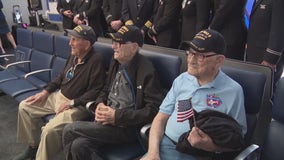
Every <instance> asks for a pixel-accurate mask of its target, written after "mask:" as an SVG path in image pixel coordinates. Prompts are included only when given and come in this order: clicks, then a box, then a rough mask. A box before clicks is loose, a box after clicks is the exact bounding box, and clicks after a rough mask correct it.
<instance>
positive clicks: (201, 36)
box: [181, 29, 226, 55]
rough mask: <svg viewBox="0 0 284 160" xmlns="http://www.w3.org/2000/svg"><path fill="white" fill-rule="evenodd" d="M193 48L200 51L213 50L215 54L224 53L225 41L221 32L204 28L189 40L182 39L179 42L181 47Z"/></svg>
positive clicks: (185, 48)
mask: <svg viewBox="0 0 284 160" xmlns="http://www.w3.org/2000/svg"><path fill="white" fill-rule="evenodd" d="M190 48H191V49H193V50H195V51H197V52H200V53H206V52H215V53H216V54H223V55H224V54H225V52H226V42H225V39H224V37H223V36H222V34H221V33H219V32H217V31H215V30H212V29H206V30H202V31H200V32H199V33H197V34H196V35H195V37H194V38H193V39H192V40H191V41H184V42H182V44H181V49H184V50H188V49H190Z"/></svg>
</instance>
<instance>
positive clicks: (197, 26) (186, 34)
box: [181, 0, 210, 42]
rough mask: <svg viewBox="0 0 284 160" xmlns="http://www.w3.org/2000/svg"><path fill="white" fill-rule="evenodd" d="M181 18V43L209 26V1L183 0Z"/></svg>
mask: <svg viewBox="0 0 284 160" xmlns="http://www.w3.org/2000/svg"><path fill="white" fill-rule="evenodd" d="M181 17H182V22H181V23H182V25H181V42H183V41H190V40H192V39H193V37H194V36H195V34H196V33H198V32H199V31H201V30H203V29H206V28H208V26H209V19H210V0H183V2H182V10H181Z"/></svg>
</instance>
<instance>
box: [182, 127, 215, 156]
mask: <svg viewBox="0 0 284 160" xmlns="http://www.w3.org/2000/svg"><path fill="white" fill-rule="evenodd" d="M187 140H188V142H189V143H190V144H191V146H193V147H195V148H198V149H203V150H205V151H209V152H213V151H218V150H219V148H218V147H217V146H216V145H215V144H214V143H213V141H212V139H211V138H210V137H209V136H208V135H207V134H206V133H204V132H203V131H202V130H200V129H199V128H197V127H192V129H191V132H190V134H189V135H188V137H187Z"/></svg>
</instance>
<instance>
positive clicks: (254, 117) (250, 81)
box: [141, 65, 266, 149]
mask: <svg viewBox="0 0 284 160" xmlns="http://www.w3.org/2000/svg"><path fill="white" fill-rule="evenodd" d="M222 70H223V71H224V72H225V73H226V74H227V75H228V76H230V77H231V78H232V79H234V80H235V81H236V82H238V83H239V84H240V85H241V86H242V88H243V91H244V98H245V109H246V118H247V133H246V135H245V142H246V146H250V145H251V144H252V138H253V134H254V130H255V127H256V124H257V121H258V118H259V117H258V113H259V112H260V108H261V106H262V102H263V95H264V91H265V89H264V88H265V84H266V75H265V74H264V73H261V72H255V71H251V70H244V69H240V68H234V67H230V66H226V65H223V66H222ZM150 127H151V125H150V124H148V125H146V126H144V127H143V128H142V129H141V136H142V137H143V138H144V139H145V141H148V134H149V129H150ZM244 149H245V148H244Z"/></svg>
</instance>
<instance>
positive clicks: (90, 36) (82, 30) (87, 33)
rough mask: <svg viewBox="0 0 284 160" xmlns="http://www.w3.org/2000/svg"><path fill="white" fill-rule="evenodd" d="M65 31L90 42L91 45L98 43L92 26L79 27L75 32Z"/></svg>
mask: <svg viewBox="0 0 284 160" xmlns="http://www.w3.org/2000/svg"><path fill="white" fill-rule="evenodd" d="M65 31H66V32H67V33H69V34H70V35H72V36H75V37H78V38H83V39H86V40H88V41H90V43H91V45H92V44H94V43H95V42H96V41H97V36H96V33H95V31H94V30H93V28H92V27H90V26H86V25H78V26H76V27H75V28H74V29H73V30H71V29H66V30H65Z"/></svg>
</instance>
